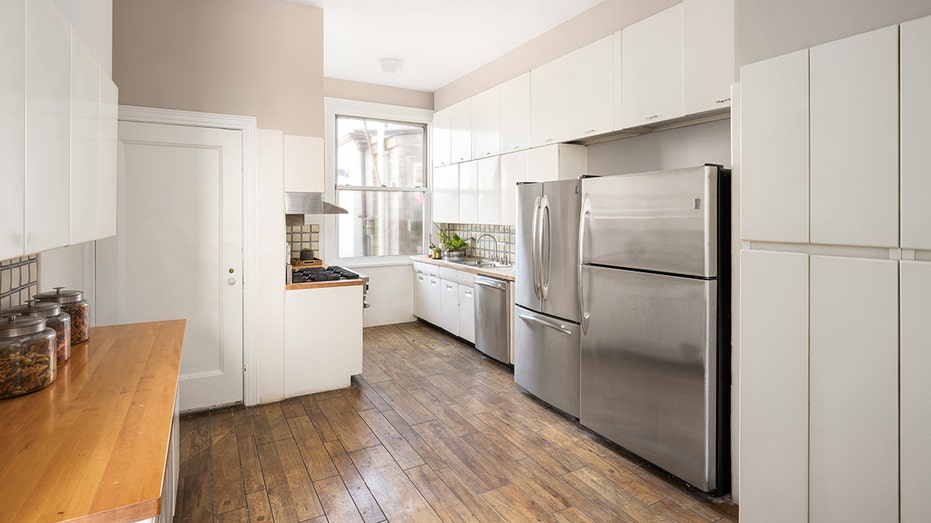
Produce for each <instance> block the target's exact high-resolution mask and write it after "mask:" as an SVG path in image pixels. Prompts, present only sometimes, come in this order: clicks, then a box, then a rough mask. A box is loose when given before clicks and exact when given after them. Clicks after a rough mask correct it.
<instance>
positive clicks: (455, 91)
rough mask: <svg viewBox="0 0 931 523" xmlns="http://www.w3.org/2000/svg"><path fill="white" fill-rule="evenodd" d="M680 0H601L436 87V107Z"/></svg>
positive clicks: (509, 76) (476, 91) (484, 87)
mask: <svg viewBox="0 0 931 523" xmlns="http://www.w3.org/2000/svg"><path fill="white" fill-rule="evenodd" d="M679 2H681V0H604V1H603V2H601V3H600V4H598V5H596V6H595V7H592V8H591V9H589V10H588V11H585V12H583V13H582V14H580V15H578V16H576V17H575V18H572V19H570V20H568V21H566V22H564V23H562V24H560V25H558V26H556V27H554V28H553V29H551V30H549V31H547V32H546V33H544V34H543V35H541V36H539V37H538V38H535V39H533V40H531V41H529V42H527V43H526V44H524V45H522V46H520V47H518V48H517V49H514V50H513V51H510V52H508V53H507V54H505V55H503V56H502V57H500V58H498V59H497V60H494V61H492V62H490V63H488V64H487V65H484V66H482V67H480V68H478V69H476V70H475V71H472V72H471V73H469V74H467V75H465V76H463V77H461V78H458V79H456V80H455V81H453V82H450V83H449V84H447V85H445V86H443V87H441V88H439V89H437V91H436V92H435V93H434V106H435V108H436V109H437V110H439V109H443V108H444V107H448V106H450V105H452V104H454V103H456V102H459V101H461V100H465V99H466V98H468V97H470V96H472V95H474V94H477V93H480V92H482V91H484V90H486V89H489V88H491V87H494V86H496V85H498V84H500V83H502V82H505V81H507V80H510V79H511V78H514V77H515V76H519V75H521V74H523V73H525V72H527V71H529V70H531V69H533V68H535V67H538V66H541V65H543V64H545V63H547V62H549V61H551V60H553V59H555V58H559V57H560V56H562V55H564V54H568V53H570V52H572V51H575V50H576V49H578V48H580V47H582V46H584V45H587V44H590V43H592V42H594V41H596V40H599V39H601V38H603V37H605V36H607V35H609V34H611V33H614V32H616V31H617V30H619V29H622V28H624V27H626V26H628V25H630V24H632V23H634V22H636V21H638V20H642V19H644V18H646V17H648V16H650V15H652V14H655V13H658V12H660V11H662V10H663V9H666V8H667V7H669V6H671V5H675V4H677V3H679Z"/></svg>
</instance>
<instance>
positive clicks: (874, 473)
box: [809, 256, 899, 521]
mask: <svg viewBox="0 0 931 523" xmlns="http://www.w3.org/2000/svg"><path fill="white" fill-rule="evenodd" d="M810 285H811V286H810V304H811V305H810V307H811V327H810V328H811V331H810V343H811V347H810V353H811V356H810V362H809V365H810V372H811V378H810V385H809V386H810V395H811V397H810V405H811V407H810V411H809V416H810V424H811V427H810V431H809V452H810V456H809V463H810V467H811V468H810V475H809V477H810V481H811V484H810V486H809V488H810V497H809V504H810V510H811V512H810V517H811V521H896V520H897V519H898V517H897V516H898V477H899V467H898V465H899V463H898V457H899V456H898V432H899V431H898V388H899V383H898V367H899V361H898V263H897V262H895V261H892V260H868V259H859V258H845V257H836V256H834V257H829V256H812V257H811V284H810Z"/></svg>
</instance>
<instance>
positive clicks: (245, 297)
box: [119, 105, 259, 406]
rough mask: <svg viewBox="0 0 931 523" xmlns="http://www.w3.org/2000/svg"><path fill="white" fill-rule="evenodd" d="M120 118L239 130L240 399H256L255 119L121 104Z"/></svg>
mask: <svg viewBox="0 0 931 523" xmlns="http://www.w3.org/2000/svg"><path fill="white" fill-rule="evenodd" d="M119 121H121V122H140V123H154V124H165V125H183V126H190V127H207V128H212V129H230V130H234V131H241V132H242V221H243V224H242V225H243V238H242V241H243V245H242V248H243V253H242V254H243V260H242V263H243V278H242V301H243V303H242V364H243V368H242V379H243V383H242V394H243V398H242V401H243V403H244V404H245V405H246V406H250V405H257V404H258V402H259V380H258V369H259V361H258V350H257V348H258V333H257V328H256V326H257V325H258V317H257V312H258V311H257V309H256V303H257V301H256V300H257V289H258V281H257V278H254V277H252V276H253V275H257V274H258V271H257V265H256V252H255V242H256V237H255V230H256V223H255V215H256V209H255V193H256V178H257V176H256V152H255V151H256V149H255V147H256V119H255V118H254V117H252V116H235V115H226V114H213V113H199V112H191V111H178V110H174V109H157V108H152V107H139V106H132V105H120V113H119Z"/></svg>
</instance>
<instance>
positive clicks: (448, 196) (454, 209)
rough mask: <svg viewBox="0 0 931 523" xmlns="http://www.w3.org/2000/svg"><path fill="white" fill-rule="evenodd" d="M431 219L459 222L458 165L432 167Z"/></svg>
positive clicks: (441, 221)
mask: <svg viewBox="0 0 931 523" xmlns="http://www.w3.org/2000/svg"><path fill="white" fill-rule="evenodd" d="M432 197H433V221H435V222H437V223H459V166H458V165H444V166H442V167H434V168H433V192H432Z"/></svg>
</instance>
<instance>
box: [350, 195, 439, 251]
mask: <svg viewBox="0 0 931 523" xmlns="http://www.w3.org/2000/svg"><path fill="white" fill-rule="evenodd" d="M423 200H424V193H422V192H400V191H353V190H349V189H341V190H340V191H339V206H340V207H343V208H344V209H346V210H348V211H349V214H340V215H339V257H340V258H354V257H358V256H394V255H401V254H420V253H422V252H423V208H424V202H423Z"/></svg>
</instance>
